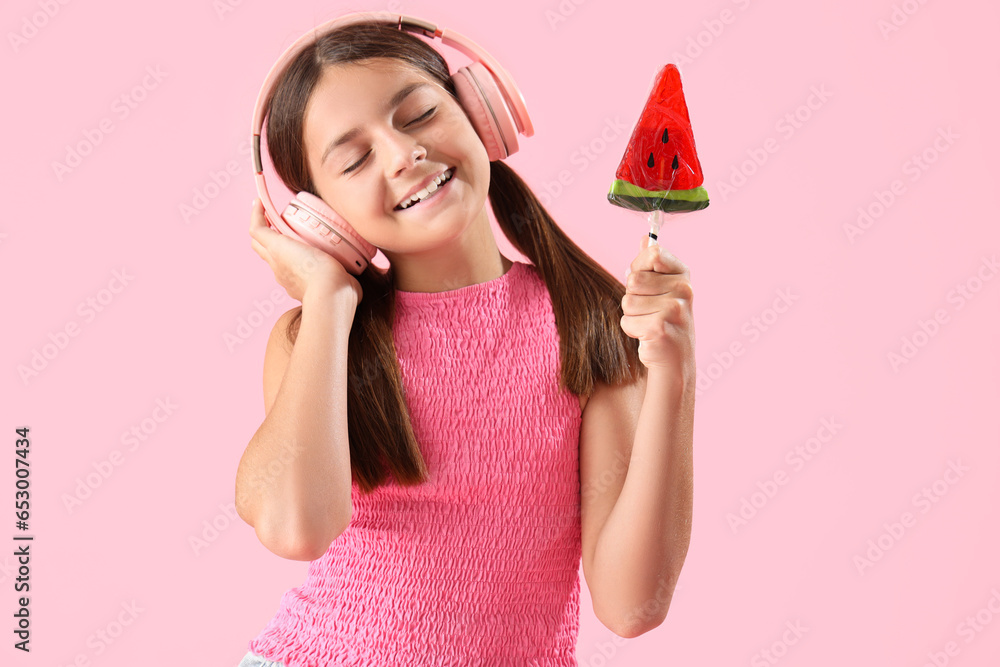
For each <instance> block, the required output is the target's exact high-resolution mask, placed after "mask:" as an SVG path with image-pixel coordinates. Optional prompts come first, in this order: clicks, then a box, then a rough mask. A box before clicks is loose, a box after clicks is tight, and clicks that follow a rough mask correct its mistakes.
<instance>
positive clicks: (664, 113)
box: [608, 64, 708, 239]
mask: <svg viewBox="0 0 1000 667" xmlns="http://www.w3.org/2000/svg"><path fill="white" fill-rule="evenodd" d="M704 180H705V179H704V176H703V175H702V173H701V163H700V162H699V161H698V153H697V151H696V150H695V146H694V133H693V132H692V131H691V119H690V118H688V109H687V104H686V103H685V101H684V91H683V90H682V88H681V75H680V71H679V70H678V69H677V66H676V65H673V64H669V65H665V66H664V67H663V68H662V69H660V71H659V72H658V73H657V75H656V79H655V81H654V82H653V90H652V92H650V94H649V97H648V98H647V99H646V106H645V107H643V110H642V115H641V116H639V121H638V122H637V123H636V125H635V129H633V130H632V136H631V138H630V139H629V142H628V147H627V148H626V149H625V155H624V156H622V161H621V162H620V163H619V165H618V171H617V172H615V181H614V183H612V184H611V190H610V191H609V192H608V201H610V202H611V203H612V204H614V205H616V206H621V207H622V208H627V209H630V210H633V211H646V212H659V211H664V212H666V213H682V212H686V211H697V210H699V209H703V208H705V207H707V206H708V192H707V191H706V190H705V188H704V187H702V183H703V182H704ZM650 217H651V222H652V224H653V226H654V230H653V232H652V233H651V234H650V236H652V237H653V239H655V238H656V231H657V230H658V229H659V221H660V215H659V214H658V213H657V215H651V216H650Z"/></svg>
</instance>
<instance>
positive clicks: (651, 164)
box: [646, 153, 655, 169]
mask: <svg viewBox="0 0 1000 667" xmlns="http://www.w3.org/2000/svg"><path fill="white" fill-rule="evenodd" d="M654 164H655V163H654V162H653V154H652V153H650V154H649V159H648V160H646V166H647V167H649V168H650V169H652V168H653V165H654Z"/></svg>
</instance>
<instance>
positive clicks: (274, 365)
mask: <svg viewBox="0 0 1000 667" xmlns="http://www.w3.org/2000/svg"><path fill="white" fill-rule="evenodd" d="M301 311H302V306H296V307H295V308H292V309H291V310H288V311H286V312H284V313H282V315H281V317H279V318H278V320H277V321H276V322H275V323H274V326H273V327H272V328H271V335H270V336H269V337H268V339H267V348H266V349H265V350H264V414H265V415H266V414H267V413H269V412H270V411H271V406H272V405H274V400H275V398H276V397H277V395H278V387H279V386H281V380H282V378H283V377H284V376H285V370H286V369H287V368H288V360H289V359H290V358H291V356H292V348H293V347H294V345H293V343H292V341H291V339H289V337H288V325H289V323H290V322H291V321H292V318H294V317H295V316H296V314H298V313H300V312H301Z"/></svg>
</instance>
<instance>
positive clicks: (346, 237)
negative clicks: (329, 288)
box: [281, 191, 377, 276]
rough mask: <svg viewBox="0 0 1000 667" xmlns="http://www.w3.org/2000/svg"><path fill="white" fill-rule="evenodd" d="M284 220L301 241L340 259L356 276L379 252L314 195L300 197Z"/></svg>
mask: <svg viewBox="0 0 1000 667" xmlns="http://www.w3.org/2000/svg"><path fill="white" fill-rule="evenodd" d="M281 218H282V219H283V220H284V221H285V223H286V224H287V225H288V226H289V227H291V228H292V231H294V232H295V233H296V234H297V235H298V236H299V238H300V239H301V240H302V241H304V242H306V243H308V244H309V245H311V246H312V247H314V248H318V249H319V250H322V251H323V252H325V253H327V254H328V255H332V256H333V257H335V258H336V259H338V260H340V263H341V264H343V265H344V268H346V269H347V270H348V271H349V272H350V273H352V274H354V275H356V276H357V275H360V274H361V273H363V272H364V270H365V269H366V268H368V264H369V263H370V262H371V260H372V258H373V257H374V256H375V253H376V251H377V249H376V248H375V246H373V245H372V244H370V243H368V241H365V240H364V239H363V238H361V235H360V234H358V233H357V232H356V231H355V230H354V228H353V227H351V226H350V224H348V222H347V221H346V220H344V219H343V218H342V217H341V216H340V215H339V214H338V213H337V212H336V211H334V210H333V209H332V208H330V207H329V206H328V205H327V203H326V202H325V201H323V200H322V199H320V198H319V197H317V196H316V195H314V194H312V193H309V192H305V191H303V192H300V193H299V194H297V195H296V196H295V197H294V198H293V199H292V200H291V201H289V202H288V205H287V206H286V207H285V211H284V213H282V214H281Z"/></svg>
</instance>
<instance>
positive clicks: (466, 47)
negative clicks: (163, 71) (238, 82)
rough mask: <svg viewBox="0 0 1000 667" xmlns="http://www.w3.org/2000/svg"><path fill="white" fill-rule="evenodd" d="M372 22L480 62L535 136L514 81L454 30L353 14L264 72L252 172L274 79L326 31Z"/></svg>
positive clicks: (520, 124) (303, 40)
mask: <svg viewBox="0 0 1000 667" xmlns="http://www.w3.org/2000/svg"><path fill="white" fill-rule="evenodd" d="M372 21H375V22H379V23H386V24H389V25H393V24H395V25H396V28H397V29H398V30H406V31H407V32H413V33H422V34H423V35H424V36H425V37H429V38H431V39H434V38H439V39H440V40H441V43H442V44H444V45H446V46H450V47H452V48H454V49H457V50H458V51H461V52H462V53H464V54H465V55H467V56H468V57H469V58H471V59H472V60H475V61H477V62H480V63H482V64H483V66H484V67H486V68H487V69H488V70H490V72H492V73H493V75H494V76H496V77H497V79H499V80H500V82H501V84H503V85H501V86H500V90H501V92H502V93H503V95H504V99H505V100H506V101H507V103H508V105H509V106H510V109H511V111H512V112H513V116H514V122H515V123H516V124H517V129H518V131H520V132H521V134H523V135H524V136H526V137H530V136H532V135H533V134H534V133H535V129H534V127H533V126H532V124H531V118H529V117H528V109H527V107H526V106H525V104H524V96H523V95H521V91H520V89H518V87H517V85H516V84H515V83H514V80H513V79H512V78H511V76H510V75H509V74H507V71H506V70H505V69H504V68H503V67H501V66H500V63H498V62H497V61H496V59H494V58H493V57H492V56H490V54H489V53H487V52H486V50H485V49H483V48H482V47H481V46H479V45H478V44H476V43H475V42H473V41H472V40H471V39H469V38H468V37H464V36H462V35H460V34H459V33H457V32H455V31H446V30H443V29H442V30H439V29H438V27H437V26H436V25H434V24H433V23H429V22H427V21H424V20H422V19H418V18H414V17H412V16H404V15H402V14H396V13H393V12H355V13H353V14H348V15H347V16H340V17H338V18H335V19H332V20H330V21H327V22H326V23H324V24H322V25H320V26H318V27H317V28H315V29H314V30H312V31H310V32H307V33H306V34H304V35H302V36H301V37H299V38H298V39H297V40H295V41H294V42H293V43H292V44H291V46H289V47H288V48H287V49H285V52H284V53H283V54H281V57H280V58H278V60H277V62H275V63H274V65H273V66H272V67H271V70H270V71H269V72H268V73H267V77H266V78H265V79H264V83H263V85H261V87H260V92H259V93H258V94H257V104H256V105H255V106H254V112H253V121H252V122H251V125H250V132H251V134H252V135H253V142H252V145H253V162H254V170H255V171H256V172H257V173H258V174H259V173H262V171H263V166H262V165H263V163H262V162H261V159H260V134H261V131H262V129H263V126H264V112H265V110H266V108H267V104H268V101H269V98H270V97H271V93H272V92H273V90H272V89H273V88H274V84H275V83H276V81H277V80H278V77H279V76H281V74H282V73H283V72H284V70H285V68H286V67H287V66H288V64H289V63H290V62H291V61H292V60H293V59H294V58H295V57H296V56H297V55H298V54H299V52H300V51H302V50H303V49H305V48H306V47H308V46H311V45H312V44H313V43H315V42H316V40H317V39H318V38H319V37H320V36H321V35H323V34H326V33H327V32H330V31H331V30H332V29H333V28H339V27H341V26H346V25H352V24H354V23H362V22H365V23H368V22H372Z"/></svg>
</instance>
